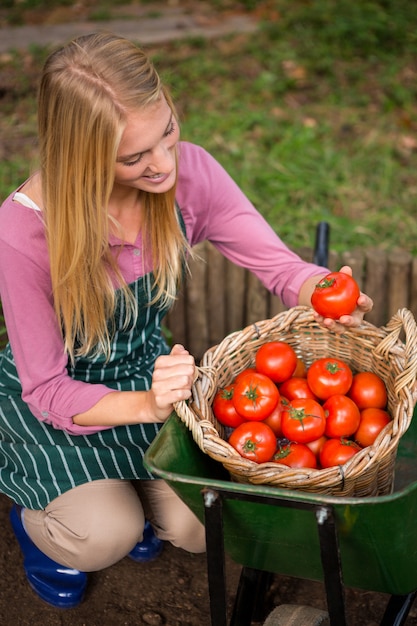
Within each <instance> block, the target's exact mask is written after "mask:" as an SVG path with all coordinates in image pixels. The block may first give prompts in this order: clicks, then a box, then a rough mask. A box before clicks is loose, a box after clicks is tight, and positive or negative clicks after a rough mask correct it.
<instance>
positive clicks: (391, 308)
mask: <svg viewBox="0 0 417 626" xmlns="http://www.w3.org/2000/svg"><path fill="white" fill-rule="evenodd" d="M411 260H412V256H411V254H410V253H409V252H406V251H405V250H399V249H398V250H393V251H392V252H391V253H390V254H389V256H388V315H389V317H390V318H391V317H392V316H393V315H394V314H395V313H396V312H397V311H398V309H401V308H403V307H407V308H408V306H409V295H410V277H411Z"/></svg>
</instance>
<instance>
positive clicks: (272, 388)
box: [233, 372, 279, 421]
mask: <svg viewBox="0 0 417 626" xmlns="http://www.w3.org/2000/svg"><path fill="white" fill-rule="evenodd" d="M278 400H279V391H278V388H277V386H276V385H275V384H274V383H273V382H272V380H271V379H270V378H268V376H265V375H264V374H260V373H259V372H255V373H249V374H246V375H245V376H242V377H241V378H240V379H239V380H238V382H237V383H236V384H235V391H234V393H233V404H234V407H235V409H236V411H237V412H238V413H239V415H241V416H242V417H244V418H245V419H247V420H251V421H258V420H259V421H261V420H263V419H265V417H267V416H268V415H269V414H270V413H271V412H272V411H273V410H274V409H275V407H276V405H277V404H278Z"/></svg>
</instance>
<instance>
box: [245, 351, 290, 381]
mask: <svg viewBox="0 0 417 626" xmlns="http://www.w3.org/2000/svg"><path fill="white" fill-rule="evenodd" d="M255 366H256V370H257V371H258V372H260V373H261V374H265V376H269V378H270V379H271V380H273V381H274V383H282V382H284V380H287V378H290V377H291V376H292V375H293V373H294V371H295V368H296V367H297V355H296V353H295V351H294V349H293V348H292V347H291V346H290V345H289V344H288V343H285V341H267V342H266V343H264V344H263V345H262V346H261V347H260V348H259V349H258V351H257V353H256V356H255Z"/></svg>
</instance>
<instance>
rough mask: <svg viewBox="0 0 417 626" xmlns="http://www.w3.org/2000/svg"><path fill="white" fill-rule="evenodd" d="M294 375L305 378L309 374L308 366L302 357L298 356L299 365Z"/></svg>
mask: <svg viewBox="0 0 417 626" xmlns="http://www.w3.org/2000/svg"><path fill="white" fill-rule="evenodd" d="M293 376H298V377H299V378H305V377H306V376H307V366H306V364H305V363H304V361H303V359H300V357H297V366H296V368H295V370H294V374H293Z"/></svg>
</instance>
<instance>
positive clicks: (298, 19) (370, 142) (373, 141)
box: [0, 0, 417, 255]
mask: <svg viewBox="0 0 417 626" xmlns="http://www.w3.org/2000/svg"><path fill="white" fill-rule="evenodd" d="M56 1H58V0H56ZM92 4H93V5H94V6H93V7H92V10H93V9H94V10H95V11H96V13H99V12H100V11H99V10H100V7H105V8H106V10H107V7H108V5H107V4H106V5H105V4H104V3H100V2H95V3H92ZM145 4H146V3H145ZM213 5H216V6H215V7H214V8H213V6H212V10H221V9H222V8H227V9H228V10H232V9H235V8H244V9H247V10H251V9H253V8H255V7H256V10H257V15H258V16H259V15H261V17H262V18H263V19H264V23H263V25H262V30H261V31H260V33H259V34H258V35H257V36H244V35H236V36H233V37H227V38H223V39H220V40H215V41H206V40H204V39H195V40H187V41H181V42H175V43H171V44H166V45H163V46H158V47H149V49H148V51H149V53H150V54H151V55H152V57H153V59H154V61H155V64H156V66H157V68H158V69H159V71H160V73H161V75H162V76H163V78H164V79H165V81H166V82H167V83H168V84H169V85H170V86H171V89H172V92H173V94H174V97H175V99H176V102H177V105H178V110H179V112H180V116H181V126H182V136H183V138H184V139H187V140H190V141H194V142H196V143H199V144H201V145H203V146H204V147H206V148H207V149H208V150H209V151H210V152H212V154H213V155H214V156H215V157H216V158H217V159H218V160H219V161H220V162H221V163H222V164H223V165H224V166H225V168H226V169H227V170H228V171H229V173H230V174H231V175H232V177H233V178H234V179H235V180H236V182H237V183H238V184H239V185H240V186H241V187H242V188H243V190H244V191H245V192H246V193H247V195H248V196H249V197H250V198H251V199H252V201H253V202H254V203H255V204H256V206H257V207H258V209H259V210H260V211H261V213H263V214H264V215H265V217H266V218H267V220H268V221H269V222H270V223H271V225H272V226H273V227H274V228H275V229H276V230H277V232H278V233H279V234H280V235H281V236H282V237H283V238H284V239H285V241H287V242H288V243H289V244H290V245H293V246H296V247H300V246H305V245H307V246H308V245H311V243H312V238H313V236H314V231H315V224H316V223H317V222H318V221H320V220H323V219H324V220H327V221H328V222H329V223H330V226H331V245H332V247H333V248H334V249H335V250H346V249H351V248H355V247H362V248H363V247H368V246H378V247H383V248H387V249H390V248H394V247H400V248H403V249H406V250H409V251H410V252H412V253H413V254H414V255H416V254H417V219H416V217H415V215H416V209H415V206H416V203H417V202H416V201H417V177H416V171H417V60H416V56H415V49H416V45H417V41H416V40H417V5H416V6H415V3H410V2H406V0H363V1H361V2H360V3H355V2H351V0H310V1H309V0H292V2H288V1H287V0H275V1H273V2H261V3H249V2H247V3H240V4H239V7H238V6H237V5H238V3H236V2H220V1H217V2H216V3H213ZM46 53H47V50H31V51H30V53H29V60H28V55H26V56H25V57H24V59H23V61H24V62H25V67H27V68H28V71H27V72H18V73H16V72H14V73H13V74H10V73H8V69H7V64H4V63H3V65H0V78H1V76H2V75H3V74H6V76H7V77H8V83H7V81H6V84H8V85H9V89H8V91H7V92H6V94H5V95H4V97H3V101H4V107H2V110H4V111H5V115H3V119H2V120H1V121H0V131H1V132H2V134H3V135H4V134H5V136H6V140H5V141H6V143H9V144H10V146H11V147H13V145H16V141H17V140H19V141H22V137H23V138H26V140H27V144H28V146H29V147H25V148H24V150H27V151H28V154H29V157H30V158H32V156H33V154H34V153H33V138H34V136H35V121H34V120H35V100H34V96H35V91H36V79H37V76H38V72H39V69H40V66H41V62H42V58H44V56H45V54H46ZM21 56H22V55H19V54H18V53H15V54H14V55H12V58H11V59H10V61H9V66H10V65H11V64H13V63H14V64H15V67H16V66H19V65H21V64H22V58H21ZM0 82H2V81H0ZM3 82H4V81H3ZM17 145H20V144H19V143H17ZM25 146H26V144H25ZM27 162H28V157H27V155H26V154H25V153H24V151H23V152H22V151H21V150H16V151H15V153H13V151H12V152H11V151H10V150H8V151H7V153H6V155H5V157H4V158H3V159H2V161H1V163H0V198H1V197H4V196H5V195H6V194H7V193H8V192H9V191H11V190H12V189H13V188H14V187H16V186H17V185H18V184H19V183H20V182H21V180H22V178H24V175H25V172H24V170H25V164H26V163H27Z"/></svg>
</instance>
